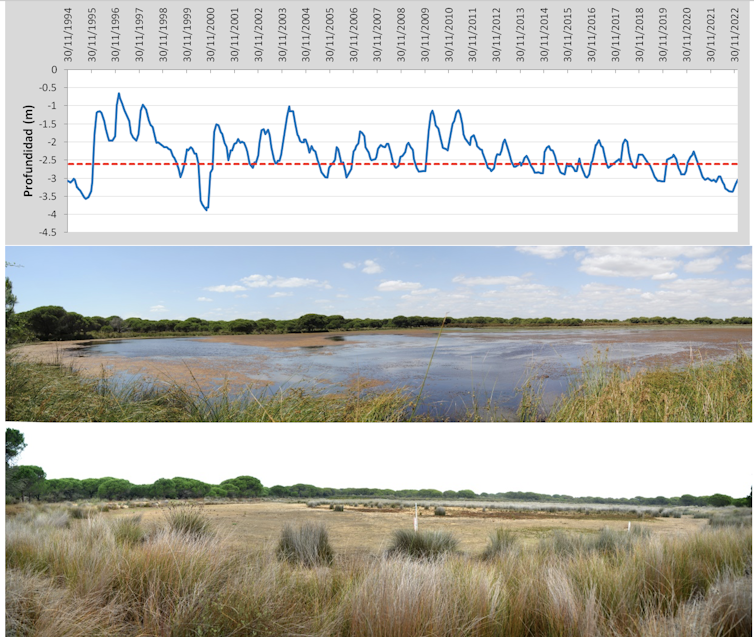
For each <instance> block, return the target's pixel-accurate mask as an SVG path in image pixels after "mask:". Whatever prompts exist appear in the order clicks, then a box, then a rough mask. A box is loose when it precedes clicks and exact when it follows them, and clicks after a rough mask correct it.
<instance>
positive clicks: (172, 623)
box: [5, 506, 752, 637]
mask: <svg viewBox="0 0 754 637" xmlns="http://www.w3.org/2000/svg"><path fill="white" fill-rule="evenodd" d="M122 519H123V518H122V517H121V516H119V517H115V518H113V517H112V514H99V515H95V516H94V517H92V518H89V519H81V520H70V519H69V518H68V514H67V512H66V507H65V506H61V507H50V506H43V507H34V506H29V507H27V508H25V510H23V511H22V512H20V513H19V514H18V515H16V516H14V517H13V518H8V519H7V520H6V529H5V543H6V549H5V565H6V588H5V595H6V608H5V612H6V633H7V634H8V635H15V636H19V637H27V636H28V637H31V636H35V637H58V636H60V635H66V636H67V637H91V636H93V635H96V636H98V637H124V636H133V637H135V636H137V635H141V636H147V635H149V636H153V637H199V636H202V637H206V636H209V635H214V636H217V637H221V636H222V637H224V636H230V635H237V636H239V637H242V636H246V637H251V636H257V637H259V636H262V635H265V636H267V637H283V636H285V635H298V636H300V637H305V636H311V637H315V636H316V637H325V636H328V637H361V636H367V635H368V636H372V637H422V636H430V635H431V636H432V637H532V636H537V637H636V636H637V635H641V636H642V637H667V636H669V635H674V636H677V637H680V636H684V637H749V636H750V635H751V626H752V614H751V555H752V553H751V547H752V544H751V538H752V536H751V527H742V526H740V527H724V528H715V527H707V528H704V529H701V530H699V531H697V532H695V533H691V534H684V535H678V536H661V535H657V536H655V535H646V534H644V533H634V532H632V533H628V532H627V531H625V530H622V529H620V530H618V529H612V530H610V531H603V532H601V533H600V534H599V535H597V536H595V537H592V536H589V537H587V536H585V535H582V534H579V533H572V534H569V535H568V536H567V537H563V538H560V539H558V540H557V541H555V540H554V538H555V536H552V537H547V538H544V539H543V540H542V541H541V542H540V543H539V544H538V545H536V546H532V547H524V546H516V547H511V548H510V549H509V550H505V551H497V550H495V551H487V552H486V553H487V559H484V557H483V556H482V555H479V554H475V553H463V552H461V551H457V552H449V551H444V552H443V553H442V555H437V556H435V557H434V558H433V559H427V558H426V557H408V556H406V554H405V552H400V553H395V554H385V553H384V552H383V553H382V554H381V555H368V554H355V555H354V554H349V555H345V554H341V553H339V547H338V546H337V544H336V545H334V546H332V547H330V546H329V543H328V542H327V538H326V537H324V543H325V544H326V556H325V559H324V560H323V559H319V558H318V559H317V560H315V561H314V562H312V563H310V562H306V561H305V560H304V561H302V560H300V559H292V560H289V559H288V552H287V549H286V550H284V551H283V553H282V554H281V553H280V552H279V549H278V550H277V551H276V550H275V547H274V546H269V547H268V548H267V549H264V550H248V549H244V548H243V547H237V546H234V545H233V543H232V541H231V540H232V538H231V536H228V535H225V534H223V533H216V534H214V535H195V534H187V533H183V532H176V531H175V530H173V529H171V528H170V525H169V524H167V523H164V522H163V523H162V524H160V523H145V522H142V521H141V519H139V516H138V515H136V516H133V517H132V518H131V519H132V520H133V522H132V526H133V529H130V530H129V531H128V533H125V534H124V532H123V530H122V525H123V522H122V521H121V520H122ZM296 531H300V529H298V530H297V529H293V532H294V533H295V532H296ZM290 533H291V529H289V530H288V531H283V534H282V535H281V544H285V543H286V539H285V538H286V537H289V536H290ZM406 533H407V534H413V531H411V530H409V531H406ZM286 534H287V535H286ZM561 534H562V532H561ZM300 539H302V538H297V540H300ZM305 543H306V544H307V545H311V546H312V547H314V548H316V547H320V546H321V545H322V543H323V536H322V533H321V529H320V531H316V530H315V532H314V533H310V534H307V537H306V540H305ZM286 546H287V544H286ZM493 552H494V555H491V554H490V553H493ZM291 554H292V553H291Z"/></svg>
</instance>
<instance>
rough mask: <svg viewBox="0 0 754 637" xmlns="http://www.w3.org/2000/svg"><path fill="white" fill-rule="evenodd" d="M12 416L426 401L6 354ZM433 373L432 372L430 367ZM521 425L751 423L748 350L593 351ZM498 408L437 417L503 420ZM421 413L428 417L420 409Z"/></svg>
mask: <svg viewBox="0 0 754 637" xmlns="http://www.w3.org/2000/svg"><path fill="white" fill-rule="evenodd" d="M5 373H6V420H9V421H32V422H35V421H36V422H398V421H406V420H413V419H414V416H415V413H416V405H417V402H418V400H419V399H417V397H416V396H414V395H413V394H412V393H411V392H410V391H408V390H407V389H406V388H399V389H393V390H375V389H370V390H364V389H362V388H360V387H358V386H350V387H348V388H346V389H344V390H343V391H339V392H337V393H327V391H326V390H325V389H322V388H314V389H304V388H300V387H295V388H290V389H286V390H283V391H279V392H277V393H274V394H271V393H264V392H262V393H260V392H253V391H251V390H246V391H243V392H241V394H240V395H237V396H233V395H232V394H231V392H230V391H229V389H228V387H222V388H220V389H219V390H217V391H214V392H211V393H204V392H202V391H201V390H199V389H198V388H197V387H192V386H189V387H187V386H183V385H180V384H178V383H168V384H165V385H163V386H161V387H159V388H156V387H155V386H154V385H148V384H145V383H141V382H138V381H136V382H131V383H125V384H123V385H116V384H115V383H113V382H112V381H111V380H109V379H108V378H105V377H103V378H100V379H92V378H87V377H84V376H82V375H81V374H79V373H77V372H76V371H75V370H74V369H72V368H70V367H66V366H65V365H63V364H61V363H58V364H54V365H45V364H40V363H30V362H27V361H23V360H21V359H20V358H19V357H17V356H15V355H14V354H13V352H12V351H10V352H6V363H5ZM429 373H430V375H431V371H430V372H429ZM518 391H519V393H520V395H521V401H520V404H519V407H518V412H517V417H518V419H519V420H521V421H523V422H529V421H553V422H662V421H670V422H751V420H752V361H751V354H749V353H748V352H746V351H744V350H743V349H741V350H739V351H738V353H737V354H736V356H735V357H734V358H732V359H730V360H725V361H718V362H709V361H703V360H699V361H696V362H694V363H693V364H689V365H687V366H685V367H677V366H675V367H674V366H670V365H665V366H659V367H654V368H651V369H644V370H639V371H638V372H636V373H633V374H631V373H629V371H628V370H627V369H626V368H624V367H622V366H620V365H616V364H613V363H611V362H609V361H608V359H607V353H606V352H605V353H600V352H597V353H595V355H594V356H592V357H591V358H590V359H586V360H585V361H584V362H583V365H582V366H581V367H580V368H578V369H577V370H574V373H573V376H572V379H571V383H570V386H569V388H568V390H567V391H566V392H565V394H563V395H562V396H561V397H559V398H558V399H557V400H556V402H555V404H554V405H553V407H552V408H551V409H549V410H547V411H546V410H545V409H544V408H543V403H544V383H543V381H542V380H538V378H537V377H536V376H532V377H530V378H529V379H528V380H526V382H525V383H524V384H523V386H522V387H521V388H520V389H519V390H518ZM499 412H500V409H498V406H497V405H494V404H487V405H483V406H481V407H479V406H476V407H475V408H474V409H469V410H468V412H467V413H466V414H465V415H463V416H461V417H460V418H458V414H442V413H439V414H438V413H434V412H433V413H432V415H431V419H433V420H442V419H445V418H453V419H456V420H469V421H473V420H494V421H500V420H504V418H501V417H500V414H499ZM419 418H420V419H428V418H430V416H427V415H426V414H425V415H420V416H419Z"/></svg>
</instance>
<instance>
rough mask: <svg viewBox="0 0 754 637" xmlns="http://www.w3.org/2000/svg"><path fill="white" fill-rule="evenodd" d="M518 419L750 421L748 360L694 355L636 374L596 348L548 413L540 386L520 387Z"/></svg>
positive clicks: (744, 353)
mask: <svg viewBox="0 0 754 637" xmlns="http://www.w3.org/2000/svg"><path fill="white" fill-rule="evenodd" d="M520 391H521V393H522V398H521V403H520V406H519V409H518V417H519V419H520V420H521V421H535V420H543V419H544V420H548V421H552V422H751V420H752V360H751V354H750V353H749V352H747V351H745V350H744V349H743V348H740V349H739V350H738V352H737V353H736V355H735V356H734V357H733V358H732V359H730V360H725V361H719V362H710V361H706V360H704V359H703V358H701V357H698V358H695V359H693V360H692V361H690V362H689V364H688V365H686V366H684V367H674V366H671V365H665V366H659V367H652V368H649V369H642V370H639V371H637V372H635V373H631V371H630V370H629V369H628V368H626V367H623V366H621V365H617V364H614V363H611V362H610V361H609V360H608V352H607V351H604V352H601V351H599V350H595V353H594V355H593V356H592V357H591V358H589V359H585V360H584V361H583V362H582V366H581V367H580V368H579V369H578V370H576V371H575V372H574V375H573V378H572V379H571V383H570V385H569V388H568V390H567V391H566V393H565V394H563V395H562V396H561V397H560V398H559V399H557V400H556V402H555V404H554V406H553V407H552V408H551V409H550V410H549V411H548V412H547V413H546V414H544V412H543V411H542V409H541V405H542V402H543V391H544V388H543V385H542V384H541V383H540V384H537V383H536V382H535V381H533V380H532V379H528V380H527V381H526V382H525V383H524V386H523V387H522V388H521V390H520Z"/></svg>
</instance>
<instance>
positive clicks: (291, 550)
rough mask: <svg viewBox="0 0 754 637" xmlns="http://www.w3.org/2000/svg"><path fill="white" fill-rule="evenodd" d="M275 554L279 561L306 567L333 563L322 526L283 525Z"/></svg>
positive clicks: (327, 536) (331, 552) (326, 536)
mask: <svg viewBox="0 0 754 637" xmlns="http://www.w3.org/2000/svg"><path fill="white" fill-rule="evenodd" d="M277 554H278V557H279V558H280V559H281V560H285V561H286V562H290V563H292V564H300V565H301V566H307V567H312V566H326V565H329V564H332V561H333V550H332V547H331V546H330V538H329V535H328V533H327V528H326V527H325V526H324V525H322V524H314V523H305V524H302V525H301V526H297V527H294V526H292V525H290V524H287V525H285V526H284V527H283V531H282V533H281V534H280V541H279V542H278V547H277Z"/></svg>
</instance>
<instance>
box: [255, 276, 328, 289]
mask: <svg viewBox="0 0 754 637" xmlns="http://www.w3.org/2000/svg"><path fill="white" fill-rule="evenodd" d="M241 282H242V283H243V284H244V285H245V286H246V287H247V288H303V287H310V286H311V287H329V285H328V284H327V282H326V281H325V282H320V281H317V279H302V278H301V277H297V276H292V277H288V278H286V277H282V276H276V277H274V276H272V275H270V274H252V275H250V276H247V277H244V278H243V279H241Z"/></svg>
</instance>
